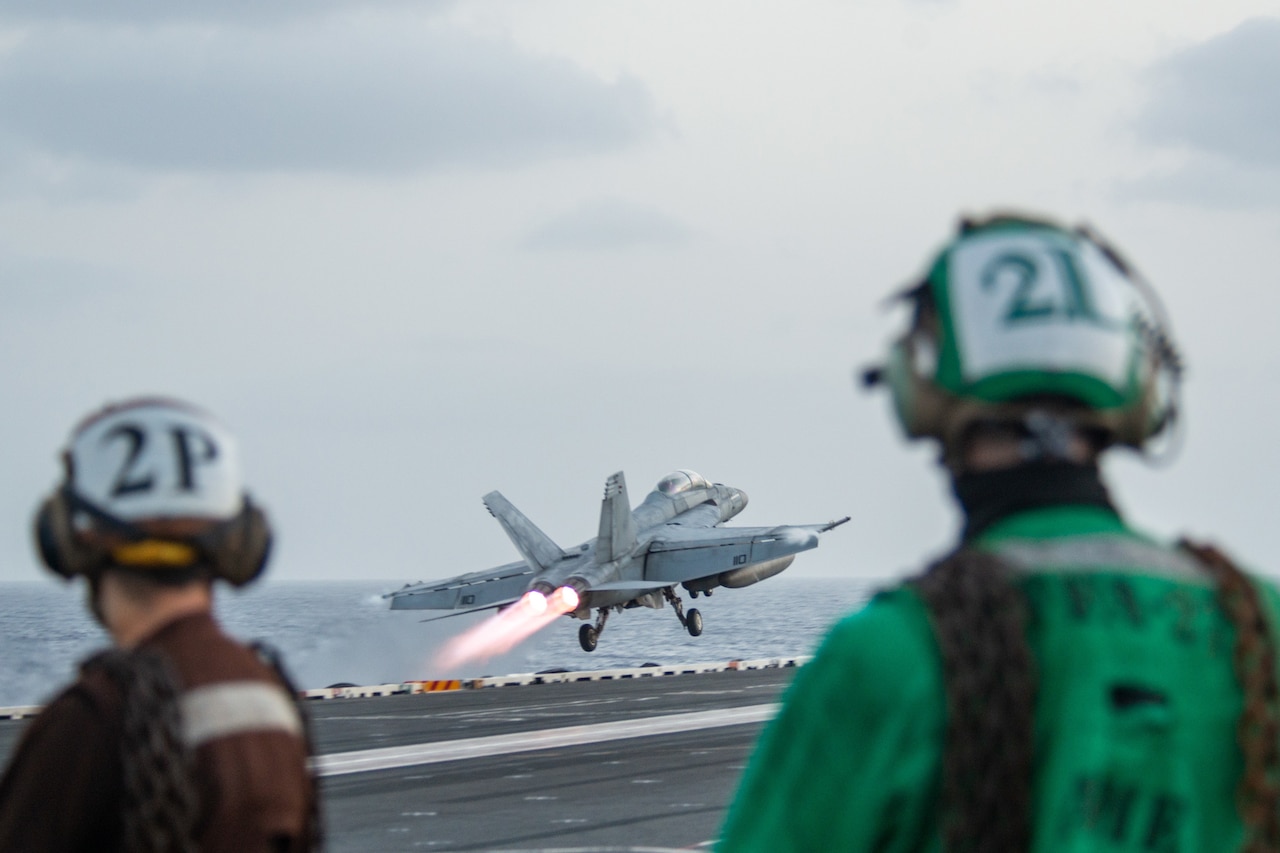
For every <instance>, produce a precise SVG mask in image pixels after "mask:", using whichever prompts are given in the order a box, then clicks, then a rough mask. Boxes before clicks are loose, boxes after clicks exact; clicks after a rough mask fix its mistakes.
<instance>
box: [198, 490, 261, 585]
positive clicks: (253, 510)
mask: <svg viewBox="0 0 1280 853" xmlns="http://www.w3.org/2000/svg"><path fill="white" fill-rule="evenodd" d="M202 540H203V542H202V544H203V546H204V548H203V550H204V552H205V553H206V554H207V555H208V558H209V559H210V561H211V563H212V568H213V570H214V574H215V575H216V576H217V577H219V578H222V579H223V580H225V581H226V582H227V583H229V584H231V585H232V586H244V585H245V584H247V583H250V582H251V581H253V580H255V579H256V578H257V577H258V576H259V575H261V574H262V572H263V570H264V569H265V568H266V567H267V559H268V558H269V557H270V556H271V543H272V534H271V524H270V522H269V521H268V520H267V516H266V513H264V512H263V511H262V510H261V509H260V508H259V507H258V506H257V504H255V503H253V501H251V500H250V499H249V496H248V495H245V498H244V508H243V509H241V510H240V514H239V515H237V516H236V517H235V518H233V519H231V520H230V521H227V522H226V523H225V524H222V525H219V526H218V528H217V529H216V530H215V531H213V532H212V533H210V534H206V536H204V537H202Z"/></svg>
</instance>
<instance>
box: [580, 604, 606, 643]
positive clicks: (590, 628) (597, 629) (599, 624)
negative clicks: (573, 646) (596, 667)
mask: <svg viewBox="0 0 1280 853" xmlns="http://www.w3.org/2000/svg"><path fill="white" fill-rule="evenodd" d="M608 619H609V608H607V607H601V608H600V609H599V610H598V611H596V624H594V625H583V626H582V627H581V628H579V629H578V645H580V646H582V650H583V651H584V652H594V651H595V650H596V644H597V643H599V642H600V634H601V633H603V632H604V623H605V622H607V621H608Z"/></svg>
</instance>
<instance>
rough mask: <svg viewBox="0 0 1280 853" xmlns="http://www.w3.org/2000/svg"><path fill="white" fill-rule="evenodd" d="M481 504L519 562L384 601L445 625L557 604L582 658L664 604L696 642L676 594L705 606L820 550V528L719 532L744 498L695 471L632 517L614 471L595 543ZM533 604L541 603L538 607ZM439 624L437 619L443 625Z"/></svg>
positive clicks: (664, 484)
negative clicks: (553, 534) (573, 542)
mask: <svg viewBox="0 0 1280 853" xmlns="http://www.w3.org/2000/svg"><path fill="white" fill-rule="evenodd" d="M483 500H484V505H485V506H486V507H488V509H489V512H490V513H491V514H492V515H493V516H494V518H496V519H498V523H499V524H501V525H502V528H503V530H505V531H506V533H507V536H509V537H510V538H511V541H512V542H513V543H514V544H515V546H516V550H517V551H519V552H520V556H521V557H523V558H524V559H523V560H521V561H520V562H516V563H507V564H506V565H502V566H498V567H497V568H494V569H490V570H488V571H481V572H472V573H470V574H465V575H459V576H458V577H453V578H448V579H446V580H440V581H434V582H426V583H416V584H406V585H405V586H404V588H403V589H400V590H397V591H396V592H393V593H390V594H389V595H388V596H387V597H388V598H390V599H391V609H392V610H447V611H451V612H450V613H448V614H445V615H447V616H453V615H458V614H461V613H471V612H474V611H477V610H487V609H490V608H495V607H496V608H503V607H508V606H510V605H513V604H515V603H517V602H523V601H526V600H527V599H529V598H532V599H536V600H539V607H540V608H541V607H543V606H545V601H546V599H553V598H554V599H555V600H558V601H560V602H562V606H561V607H560V609H561V610H563V611H564V612H566V614H567V615H569V616H572V617H574V618H577V619H582V620H589V619H591V614H592V611H595V613H596V618H595V621H594V623H592V624H586V625H582V626H581V627H580V628H579V629H578V642H579V644H580V645H581V646H582V649H583V651H588V652H590V651H594V650H595V648H596V644H597V643H598V641H599V639H600V634H601V632H603V631H604V626H605V622H606V621H607V620H608V618H609V614H610V613H611V612H621V611H623V610H626V609H628V608H633V607H652V608H661V607H662V606H663V605H664V603H670V604H671V605H672V607H673V609H674V610H675V614H676V618H677V619H679V620H680V625H681V626H682V627H683V628H684V629H685V630H687V631H688V632H689V634H690V635H691V636H694V637H696V636H698V635H699V634H701V633H702V614H701V613H699V612H698V610H697V609H696V608H690V609H689V610H688V611H687V612H686V611H685V609H684V605H683V602H682V600H681V598H680V596H679V595H677V594H676V587H677V586H681V587H684V589H685V590H687V591H688V593H689V596H690V597H691V598H697V597H698V596H699V595H700V594H701V595H705V596H707V597H708V598H709V597H710V596H711V593H712V592H713V591H714V590H716V589H718V588H719V587H726V588H728V589H740V588H742V587H745V586H750V585H751V584H754V583H758V582H760V581H762V580H764V579H765V578H770V577H773V576H774V575H776V574H778V573H779V572H781V571H782V570H784V569H785V568H787V567H788V566H790V565H791V563H792V561H793V560H795V555H796V554H798V553H800V552H801V551H807V550H809V549H810V548H816V547H817V546H818V534H819V533H824V532H826V531H828V530H831V529H832V528H834V527H838V526H839V525H841V524H844V523H845V522H846V521H848V520H849V517H848V516H845V517H844V518H840V519H836V520H833V521H829V522H827V523H825V524H800V525H781V526H778V527H722V526H721V525H722V524H724V522H726V521H728V520H729V519H731V518H733V517H734V516H736V515H737V514H738V513H740V512H742V510H743V509H744V508H745V507H746V505H747V493H746V492H744V491H742V490H741V489H736V488H733V487H732V486H725V485H722V484H720V483H714V484H713V483H709V482H708V481H707V480H706V479H704V478H703V477H702V476H701V475H700V474H696V473H694V472H693V471H688V470H683V469H682V470H678V471H674V472H672V473H670V474H668V475H667V476H665V477H663V478H662V479H661V480H660V481H659V482H658V485H657V487H656V488H655V489H654V490H653V491H652V492H650V493H649V495H648V496H647V497H646V498H645V499H644V501H643V502H642V503H641V504H640V505H639V506H638V507H636V508H635V509H634V510H633V509H632V508H631V502H630V500H629V498H628V497H627V483H626V479H625V477H624V476H623V473H622V472H621V471H619V472H618V473H616V474H614V475H613V476H611V477H609V478H608V480H607V481H606V482H605V487H604V501H603V503H602V504H601V507H600V528H599V533H598V535H597V536H596V537H595V538H594V539H590V540H588V541H586V542H584V543H582V544H581V545H578V546H577V547H574V548H569V549H565V548H561V547H560V546H558V545H556V544H555V543H554V542H553V541H551V538H550V537H548V536H547V534H545V533H543V532H542V531H541V530H539V529H538V527H537V526H536V525H534V523H533V522H531V521H530V520H529V519H528V518H526V517H525V516H524V514H523V513H521V512H520V511H519V510H518V509H516V508H515V506H513V505H512V504H511V502H510V501H508V500H507V499H506V498H504V497H503V496H502V495H501V494H500V493H499V492H490V493H489V494H487V495H485V496H484V498H483ZM540 597H545V599H542V598H540ZM440 618H443V617H440Z"/></svg>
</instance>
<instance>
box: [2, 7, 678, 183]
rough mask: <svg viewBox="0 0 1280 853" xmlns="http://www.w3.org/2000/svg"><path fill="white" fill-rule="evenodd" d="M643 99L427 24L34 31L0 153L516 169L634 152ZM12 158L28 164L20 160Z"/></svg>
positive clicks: (11, 62)
mask: <svg viewBox="0 0 1280 853" xmlns="http://www.w3.org/2000/svg"><path fill="white" fill-rule="evenodd" d="M657 124H658V122H657V119H656V117H655V111H654V107H653V104H652V101H651V98H650V96H649V93H648V92H647V90H646V89H645V88H644V87H643V86H642V85H641V84H640V83H639V82H637V81H635V80H633V79H630V78H623V79H620V80H617V81H613V82H608V81H604V80H601V79H599V78H598V77H595V76H593V75H591V74H589V73H588V72H586V71H584V70H583V69H581V68H580V67H578V66H576V65H573V64H572V63H570V62H568V61H565V60H561V59H556V58H550V57H540V56H534V55H531V54H528V53H525V52H522V51H520V50H519V49H517V48H516V47H515V46H514V45H512V44H510V43H508V42H505V41H500V40H495V39H488V38H481V37H478V36H476V35H473V34H470V33H467V32H465V31H463V30H460V29H458V28H456V27H453V26H449V25H447V24H444V23H440V22H428V21H424V20H422V19H400V18H395V19H391V18H385V17H384V18H377V17H375V18H371V19H357V18H351V17H335V18H326V19H323V20H321V21H318V22H312V23H309V24H307V25H304V26H294V27H288V28H283V29H264V30H253V29H250V30H245V29H236V28H209V27H159V28H153V29H146V28H142V29H140V28H127V27H106V28H103V27H87V26H78V25H74V26H52V27H37V28H35V29H34V30H32V31H30V32H29V33H27V34H26V37H25V38H23V39H22V40H21V41H19V43H18V44H17V45H16V46H14V47H13V48H11V49H10V50H8V51H7V52H5V53H4V54H3V55H2V56H0V142H3V143H7V147H10V148H17V149H19V150H25V151H26V152H27V155H28V156H27V159H28V160H45V161H48V160H55V161H64V162H67V163H72V164H84V163H98V164H108V165H116V166H124V167H127V168H132V169H137V170H144V171H147V170H162V171H178V172H207V171H228V172H261V171H286V172H298V171H304V172H320V171H323V172H345V173H353V172H354V173H400V172H406V171H414V170H427V169H437V168H446V167H450V166H455V165H468V166H485V167H511V166H519V165H522V164H525V163H529V162H534V161H538V160H541V159H545V158H549V157H558V156H568V155H581V154H592V153H600V152H608V151H612V150H616V149H619V148H622V147H625V146H628V145H631V144H634V143H636V142H638V141H640V140H642V139H644V138H645V137H647V136H648V135H649V134H650V133H652V132H653V131H654V129H655V128H656V127H657ZM17 159H18V160H19V161H21V159H22V158H17Z"/></svg>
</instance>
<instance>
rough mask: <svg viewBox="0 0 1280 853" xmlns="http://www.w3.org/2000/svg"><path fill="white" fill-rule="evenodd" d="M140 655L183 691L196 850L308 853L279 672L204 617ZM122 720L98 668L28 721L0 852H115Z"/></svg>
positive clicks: (291, 714)
mask: <svg viewBox="0 0 1280 853" xmlns="http://www.w3.org/2000/svg"><path fill="white" fill-rule="evenodd" d="M140 647H141V648H146V649H151V650H156V651H160V652H161V653H163V654H164V655H165V656H166V657H167V658H168V659H169V662H170V664H171V666H172V668H173V671H174V673H175V674H176V675H177V677H178V680H179V683H180V685H181V690H182V695H181V699H180V703H181V709H182V726H183V738H184V740H185V741H186V742H187V743H188V745H190V746H193V747H194V755H195V771H194V772H195V776H196V779H195V782H196V788H197V791H198V792H199V809H200V816H199V818H198V820H197V824H196V841H197V843H198V844H199V848H200V850H202V851H207V852H208V853H212V851H235V853H257V851H272V853H276V851H305V850H309V849H311V842H312V839H311V838H310V829H309V826H310V819H311V814H312V809H313V798H314V797H315V796H316V791H315V789H314V786H313V782H312V779H311V776H310V773H309V771H308V769H307V747H306V742H305V740H304V738H303V736H302V734H301V725H300V718H299V717H298V714H297V710H296V708H295V707H294V705H293V701H292V697H291V696H290V695H289V693H288V692H287V690H286V689H285V688H284V687H283V686H282V685H281V683H280V679H279V678H278V677H277V676H276V674H275V672H274V671H273V670H272V669H271V668H270V667H269V666H267V665H266V664H265V663H263V662H262V660H260V659H259V657H258V655H257V654H256V653H255V652H254V651H253V650H252V649H249V648H247V647H245V646H243V645H241V644H240V643H238V642H236V641H234V640H232V639H231V638H230V637H228V636H227V635H226V634H224V633H222V630H221V629H220V628H219V627H218V625H217V624H216V623H215V622H214V620H213V618H212V616H211V615H210V614H208V613H199V614H194V615H189V616H184V617H182V618H180V619H177V620H175V621H173V622H170V623H168V624H167V625H165V626H164V627H163V628H161V629H160V630H159V631H157V632H156V633H155V634H154V635H152V636H151V637H150V638H148V639H147V640H145V641H144V642H143V643H141V644H140ZM121 710H122V701H121V696H120V691H119V689H118V688H117V687H116V685H115V684H114V683H113V682H112V681H111V680H110V679H109V678H108V677H107V676H106V674H105V673H104V672H102V671H101V670H97V671H91V672H89V673H87V674H82V675H81V677H80V679H79V680H78V681H76V682H75V683H74V684H72V685H71V686H70V687H68V688H67V689H66V690H65V691H63V692H62V693H61V694H60V695H58V696H57V698H55V699H54V700H53V701H52V702H51V703H50V704H49V706H48V707H47V708H45V709H44V711H43V712H41V714H40V715H39V716H38V717H37V718H36V719H35V720H34V721H33V722H32V723H31V725H30V727H29V728H28V729H27V731H26V732H24V734H23V737H22V740H21V741H20V743H19V744H18V748H17V750H16V752H15V753H14V756H13V760H12V761H11V762H10V765H9V768H8V770H7V772H6V773H5V776H4V779H3V780H2V781H0V851H19V850H21V851H54V850H58V851H77V850H86V851H87V850H93V851H114V850H119V849H120V848H121V844H122V839H121V833H122V820H121V808H122V805H121V804H122V799H123V792H124V789H123V783H122V778H121V777H122V760H121V755H120V740H121Z"/></svg>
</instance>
